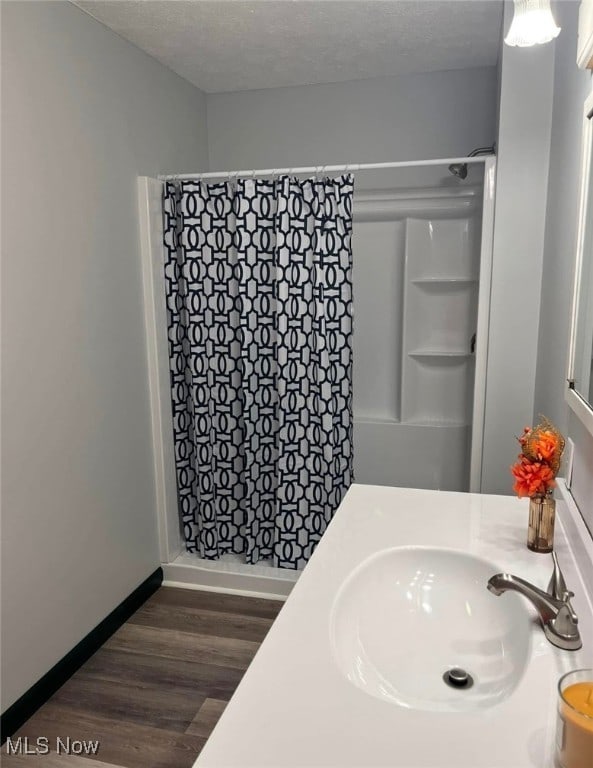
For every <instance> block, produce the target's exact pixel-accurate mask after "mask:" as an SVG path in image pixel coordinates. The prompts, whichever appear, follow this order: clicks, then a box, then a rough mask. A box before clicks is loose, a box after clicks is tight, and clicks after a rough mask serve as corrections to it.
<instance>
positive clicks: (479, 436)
mask: <svg viewBox="0 0 593 768" xmlns="http://www.w3.org/2000/svg"><path fill="white" fill-rule="evenodd" d="M449 166H452V167H451V168H450V167H449ZM461 166H464V167H463V168H461ZM320 171H322V173H323V174H325V175H335V174H337V173H339V172H344V171H346V172H348V171H350V172H352V173H354V177H355V183H354V199H353V200H354V202H353V230H352V254H353V291H354V295H353V424H354V441H353V444H354V480H355V482H357V483H363V484H377V485H393V486H405V487H416V488H427V489H441V490H454V491H470V490H471V491H479V490H480V483H481V461H482V444H483V427H484V403H485V389H486V387H485V383H486V363H487V353H488V317H489V300H490V278H491V257H492V232H493V221H494V190H495V171H496V161H495V158H494V156H492V155H479V156H475V157H471V158H447V159H443V160H430V161H420V162H416V163H413V162H410V163H390V164H376V165H367V166H357V165H349V166H340V167H338V166H334V167H332V166H327V167H325V168H324V169H316V168H306V169H284V170H283V171H278V170H275V171H272V170H270V171H261V172H260V171H257V172H246V173H245V174H243V173H242V172H240V173H235V174H202V175H201V178H206V179H209V178H210V177H212V178H216V179H219V180H220V178H221V177H223V176H227V177H228V176H230V177H231V178H232V177H233V175H234V176H241V175H252V176H255V175H257V176H260V175H261V176H262V177H264V178H265V177H272V176H273V175H277V174H280V173H283V172H284V173H288V172H290V174H293V175H300V176H301V178H303V177H306V176H311V175H315V173H319V172H320ZM176 178H179V177H176ZM181 178H184V177H181ZM188 178H195V177H190V176H189V175H188ZM164 183H165V180H164V178H163V179H154V178H147V177H144V178H141V179H139V202H140V233H141V240H142V243H141V245H142V248H141V250H142V260H143V275H144V298H145V318H146V329H147V346H148V359H149V377H150V394H151V413H152V422H153V444H154V458H155V477H156V491H157V506H158V517H159V533H160V545H161V560H162V563H163V569H164V572H165V579H166V581H167V582H168V583H170V584H175V583H182V584H183V585H184V586H188V585H192V584H193V585H199V586H200V587H205V588H209V589H213V590H218V589H220V590H224V591H228V590H236V591H240V592H243V593H250V594H267V595H276V596H284V595H286V594H288V592H289V591H290V589H291V587H292V584H293V583H294V581H295V580H296V578H297V577H298V572H295V571H286V570H284V569H281V568H273V567H271V566H270V565H268V564H256V565H246V564H245V563H244V562H242V559H241V558H240V557H238V556H233V555H225V556H224V557H223V558H222V559H221V560H217V561H211V560H203V559H201V558H198V557H197V556H196V555H194V554H189V553H188V552H186V551H185V546H184V541H183V537H182V535H181V532H180V523H179V511H178V498H177V487H176V477H175V458H174V447H173V430H172V416H171V396H170V373H169V359H168V349H167V345H168V341H167V314H166V307H165V299H164V295H165V292H164V274H163V259H164V254H163V245H162V244H163V219H162V198H163V185H164Z"/></svg>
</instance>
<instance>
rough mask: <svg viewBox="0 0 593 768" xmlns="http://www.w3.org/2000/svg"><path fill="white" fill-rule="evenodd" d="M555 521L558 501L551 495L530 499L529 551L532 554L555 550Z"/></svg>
mask: <svg viewBox="0 0 593 768" xmlns="http://www.w3.org/2000/svg"><path fill="white" fill-rule="evenodd" d="M555 519H556V499H554V497H553V496H552V495H551V494H547V495H546V496H535V497H534V498H532V499H529V526H528V528H527V548H528V549H530V550H531V551H532V552H551V551H552V550H553V549H554V522H555Z"/></svg>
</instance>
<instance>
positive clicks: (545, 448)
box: [530, 429, 560, 462]
mask: <svg viewBox="0 0 593 768" xmlns="http://www.w3.org/2000/svg"><path fill="white" fill-rule="evenodd" d="M559 447H560V442H559V440H558V438H557V437H556V435H555V434H554V433H553V432H551V431H550V430H549V429H546V430H545V431H542V432H540V433H539V434H538V435H537V436H535V437H534V439H533V441H532V443H531V445H530V448H531V450H532V451H533V453H534V454H535V455H536V456H537V458H538V459H539V460H540V461H547V462H551V461H553V460H554V459H555V457H556V455H557V453H558V449H559Z"/></svg>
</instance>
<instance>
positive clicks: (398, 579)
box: [330, 546, 531, 712]
mask: <svg viewBox="0 0 593 768" xmlns="http://www.w3.org/2000/svg"><path fill="white" fill-rule="evenodd" d="M500 570H501V569H500V568H497V567H496V566H495V565H493V564H492V563H489V562H488V561H486V560H483V559H481V558H479V557H475V556H472V555H468V554H465V553H464V552H460V551H455V550H451V549H440V548H434V547H420V546H408V547H397V548H393V549H385V550H382V551H380V552H377V553H376V554H374V555H373V556H371V557H369V558H368V559H366V560H365V561H363V562H362V563H361V564H360V565H359V566H358V567H357V568H356V569H355V570H354V571H353V572H352V573H351V574H350V576H349V577H348V578H347V579H346V581H345V582H344V583H343V585H342V587H341V588H340V590H339V592H338V594H337V596H336V598H335V600H334V603H333V605H332V610H331V620H330V637H331V648H332V653H333V657H334V659H335V662H336V663H337V665H338V667H339V669H340V670H341V672H342V673H343V674H344V675H345V677H346V678H347V679H348V680H349V681H350V682H351V683H352V684H353V685H355V686H357V687H358V688H360V690H361V691H364V692H365V693H367V694H369V695H371V696H375V697H377V698H379V699H383V700H384V701H386V702H391V703H392V704H396V705H399V706H401V707H406V708H410V709H418V710H433V711H448V712H455V711H467V710H473V709H479V708H485V707H490V706H492V705H494V704H496V703H498V702H500V701H501V700H503V699H505V698H506V697H508V696H509V694H510V693H511V692H512V691H513V689H514V688H515V687H516V685H517V684H518V682H519V681H520V679H521V677H522V676H523V673H524V671H525V668H526V665H527V661H528V658H529V655H530V636H531V618H530V614H529V612H528V610H527V607H526V605H525V604H524V602H523V601H522V600H521V598H520V597H519V596H518V595H517V594H514V593H508V594H505V595H504V596H503V597H495V596H494V595H492V594H491V593H490V592H488V590H487V589H486V584H487V582H488V579H489V578H490V577H491V576H493V575H494V574H495V573H497V572H498V571H500ZM455 667H457V668H462V669H463V670H465V671H466V672H467V673H469V675H470V676H471V677H472V678H473V684H472V685H471V687H464V688H452V687H450V686H449V685H447V684H446V683H445V682H444V680H443V674H444V673H446V671H447V670H449V669H451V668H455Z"/></svg>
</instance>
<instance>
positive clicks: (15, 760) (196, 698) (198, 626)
mask: <svg viewBox="0 0 593 768" xmlns="http://www.w3.org/2000/svg"><path fill="white" fill-rule="evenodd" d="M281 607H282V603H280V602H276V601H273V600H261V599H257V598H250V597H239V596H235V595H221V594H216V593H213V592H199V591H196V590H187V589H173V588H171V587H162V588H161V589H159V591H158V592H156V593H155V594H154V595H153V596H152V597H151V598H150V599H149V600H148V601H147V602H146V603H145V604H144V605H143V606H142V607H141V608H140V609H139V610H138V611H137V612H136V613H135V614H134V615H133V616H132V617H131V618H130V619H129V621H127V622H126V623H125V624H124V625H123V626H122V627H121V628H120V629H119V630H118V631H117V632H116V633H115V634H114V635H113V636H112V637H111V638H110V639H109V640H108V641H107V643H105V645H104V646H103V647H102V648H101V649H100V650H99V651H97V653H96V654H95V655H94V656H92V657H91V658H90V659H89V660H88V661H87V663H86V664H85V665H84V666H83V667H81V668H80V669H79V670H78V672H76V674H75V675H74V676H73V677H72V678H71V679H70V680H68V682H67V683H65V685H63V686H62V687H61V688H60V690H59V691H57V693H55V694H54V696H52V698H51V699H50V700H49V701H48V702H47V703H46V704H45V705H44V706H43V707H41V709H39V710H38V712H36V714H35V715H34V716H33V717H32V718H31V719H30V720H29V721H28V722H27V723H25V725H24V726H23V727H22V728H21V729H20V730H19V731H18V733H17V734H15V736H13V739H12V741H13V743H14V741H15V739H16V738H18V737H19V736H21V737H28V743H29V748H30V749H34V748H35V746H36V739H37V738H38V737H46V738H47V739H49V746H50V748H51V749H52V753H51V754H49V755H39V756H37V755H26V756H24V755H11V756H8V755H7V749H6V744H5V745H4V746H3V747H2V757H1V763H2V766H5V767H6V768H22V767H23V766H25V768H26V766H29V765H34V764H36V765H39V766H46V768H109V766H122V767H123V768H187V767H189V766H191V765H192V764H193V762H194V761H195V759H196V757H197V756H198V754H199V752H200V750H201V749H202V747H203V746H204V744H205V743H206V739H207V738H208V736H209V735H210V733H211V731H212V729H213V728H214V726H215V725H216V723H217V721H218V718H219V717H220V715H221V714H222V712H223V710H224V707H225V706H226V703H227V702H228V700H229V699H230V697H231V696H232V694H233V692H234V690H235V688H236V687H237V685H238V684H239V681H240V680H241V678H242V677H243V674H244V672H245V670H246V669H247V667H248V666H249V663H250V662H251V660H252V658H253V656H254V655H255V652H256V651H257V649H258V648H259V646H260V644H261V642H262V640H263V639H264V637H265V636H266V633H267V632H268V630H269V629H270V627H271V626H272V622H273V621H274V619H275V618H276V616H277V614H278V612H279V610H280V608H281ZM58 737H60V738H61V739H62V741H63V742H66V739H67V738H68V737H69V738H70V739H71V740H75V739H76V740H80V741H85V740H98V741H99V742H100V746H99V750H98V752H97V754H96V755H94V756H86V757H85V756H82V755H79V756H72V755H70V756H68V755H65V754H57V753H56V744H57V739H58Z"/></svg>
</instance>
